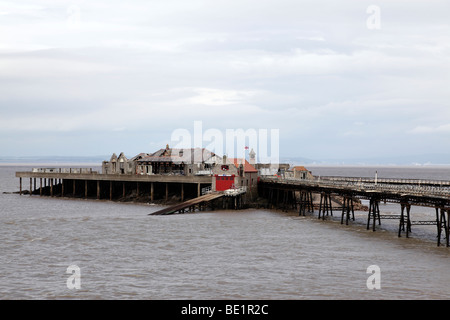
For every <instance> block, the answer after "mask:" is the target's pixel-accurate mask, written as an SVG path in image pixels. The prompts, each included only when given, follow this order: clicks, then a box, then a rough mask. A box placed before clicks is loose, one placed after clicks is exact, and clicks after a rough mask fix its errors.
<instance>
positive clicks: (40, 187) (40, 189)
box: [39, 178, 42, 197]
mask: <svg viewBox="0 0 450 320" xmlns="http://www.w3.org/2000/svg"><path fill="white" fill-rule="evenodd" d="M39 196H41V197H42V178H40V179H39Z"/></svg>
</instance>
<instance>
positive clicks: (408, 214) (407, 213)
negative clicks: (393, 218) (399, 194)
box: [398, 203, 411, 238]
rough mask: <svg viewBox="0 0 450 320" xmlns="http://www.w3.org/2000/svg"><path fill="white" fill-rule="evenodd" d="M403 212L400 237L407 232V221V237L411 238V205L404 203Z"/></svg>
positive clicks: (399, 227) (399, 229) (399, 231)
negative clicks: (403, 232)
mask: <svg viewBox="0 0 450 320" xmlns="http://www.w3.org/2000/svg"><path fill="white" fill-rule="evenodd" d="M401 207H402V212H401V214H400V223H399V226H398V236H399V237H401V236H402V231H405V220H406V237H407V238H409V233H410V232H411V217H410V212H411V204H409V203H402V204H401ZM405 209H406V219H405Z"/></svg>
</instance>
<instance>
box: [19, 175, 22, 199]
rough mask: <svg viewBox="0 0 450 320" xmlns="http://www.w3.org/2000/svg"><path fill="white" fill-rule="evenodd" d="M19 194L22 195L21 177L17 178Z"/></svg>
mask: <svg viewBox="0 0 450 320" xmlns="http://www.w3.org/2000/svg"><path fill="white" fill-rule="evenodd" d="M19 194H20V195H22V177H20V178H19Z"/></svg>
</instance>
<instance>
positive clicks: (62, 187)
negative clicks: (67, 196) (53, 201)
mask: <svg viewBox="0 0 450 320" xmlns="http://www.w3.org/2000/svg"><path fill="white" fill-rule="evenodd" d="M62 197H64V179H62V180H61V198H62Z"/></svg>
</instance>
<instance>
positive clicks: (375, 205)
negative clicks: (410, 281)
mask: <svg viewBox="0 0 450 320" xmlns="http://www.w3.org/2000/svg"><path fill="white" fill-rule="evenodd" d="M16 177H18V178H19V182H20V191H19V193H20V194H24V193H28V194H30V195H39V196H50V197H71V198H84V199H97V200H102V199H105V200H115V201H127V200H130V199H131V200H132V201H145V202H154V201H163V202H164V203H168V202H169V200H170V199H171V197H175V198H176V201H175V202H176V204H175V205H172V206H169V207H167V208H165V209H162V210H160V211H157V212H154V213H151V215H167V214H174V213H189V212H195V211H196V210H197V211H204V210H206V209H207V208H209V209H215V208H217V209H241V208H244V207H245V202H246V198H245V197H246V196H248V193H249V192H247V186H240V187H234V186H232V187H229V188H228V189H227V190H214V188H213V186H214V182H215V181H216V180H215V178H217V177H216V176H214V175H212V174H210V175H180V174H166V175H165V174H132V173H131V174H100V173H98V172H96V171H94V170H92V169H90V168H53V169H51V168H36V169H33V170H32V171H29V172H16ZM24 180H29V188H28V189H27V187H28V184H27V185H26V186H25V185H24V184H23V183H24ZM250 187H251V186H250ZM257 193H258V196H259V197H260V198H263V199H265V200H266V201H267V203H268V206H269V207H271V208H277V209H282V210H285V211H287V210H296V211H297V212H298V214H299V215H306V213H307V212H308V213H312V214H314V212H315V211H316V210H318V218H319V219H322V220H325V219H327V217H329V216H333V215H334V214H338V213H340V221H341V224H344V222H345V224H346V225H348V224H349V223H350V222H351V221H354V220H355V205H356V203H360V202H361V200H367V202H368V204H369V205H368V208H367V225H366V226H367V230H370V229H371V230H372V231H376V226H377V225H378V226H379V225H381V221H382V220H383V219H390V220H397V221H398V236H399V237H401V236H402V235H403V234H404V235H405V236H406V237H409V236H410V234H411V232H412V226H420V225H433V226H435V227H436V232H437V235H436V238H437V245H438V246H440V245H441V244H442V242H443V240H444V239H445V245H446V246H447V247H449V246H450V241H449V239H450V181H433V180H407V179H377V178H375V179H370V178H355V177H312V178H308V179H304V178H303V179H299V178H295V177H285V178H283V177H280V176H259V177H258V183H257ZM380 202H384V203H395V204H398V205H399V213H398V214H381V212H380ZM413 206H422V207H429V208H434V211H435V215H434V214H433V217H431V218H430V219H429V220H414V219H413V214H412V213H411V208H412V207H413Z"/></svg>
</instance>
